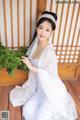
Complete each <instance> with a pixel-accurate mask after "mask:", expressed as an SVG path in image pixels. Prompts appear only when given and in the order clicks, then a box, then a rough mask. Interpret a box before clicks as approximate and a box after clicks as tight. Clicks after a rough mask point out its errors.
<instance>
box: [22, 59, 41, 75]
mask: <svg viewBox="0 0 80 120" xmlns="http://www.w3.org/2000/svg"><path fill="white" fill-rule="evenodd" d="M22 61H23V63H25V64H26V65H27V67H28V68H29V69H30V70H31V71H33V72H35V73H38V70H39V68H37V67H34V66H33V65H32V64H31V62H30V60H29V58H27V57H22Z"/></svg>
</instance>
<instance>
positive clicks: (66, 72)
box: [58, 64, 77, 80]
mask: <svg viewBox="0 0 80 120" xmlns="http://www.w3.org/2000/svg"><path fill="white" fill-rule="evenodd" d="M76 66H77V64H58V73H59V76H60V77H61V79H62V80H76V79H77V76H75V69H76Z"/></svg>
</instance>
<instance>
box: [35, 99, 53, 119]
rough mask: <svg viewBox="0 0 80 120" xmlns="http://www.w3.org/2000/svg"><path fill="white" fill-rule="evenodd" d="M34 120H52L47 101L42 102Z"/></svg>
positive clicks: (50, 109)
mask: <svg viewBox="0 0 80 120" xmlns="http://www.w3.org/2000/svg"><path fill="white" fill-rule="evenodd" d="M34 120H53V119H52V108H51V105H50V104H49V103H48V102H47V101H44V103H43V104H41V106H40V107H39V108H38V110H37V111H36V114H35V117H34Z"/></svg>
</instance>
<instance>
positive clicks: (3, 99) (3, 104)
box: [0, 80, 80, 120]
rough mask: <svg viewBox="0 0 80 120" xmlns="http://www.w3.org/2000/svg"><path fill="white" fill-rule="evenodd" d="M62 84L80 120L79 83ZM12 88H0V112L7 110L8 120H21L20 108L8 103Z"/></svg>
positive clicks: (67, 82) (66, 82) (68, 82)
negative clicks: (73, 103) (71, 99)
mask: <svg viewBox="0 0 80 120" xmlns="http://www.w3.org/2000/svg"><path fill="white" fill-rule="evenodd" d="M64 83H65V85H66V87H67V89H68V91H69V92H70V94H71V96H72V97H73V99H74V101H75V104H76V107H77V111H78V120H80V81H79V80H78V81H64ZM13 88H14V86H10V87H0V112H1V111H4V110H8V111H9V116H10V120H23V118H22V109H21V107H13V106H12V105H11V104H10V102H9V92H10V90H11V89H13ZM0 120H1V119H0Z"/></svg>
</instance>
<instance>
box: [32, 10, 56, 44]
mask: <svg viewBox="0 0 80 120" xmlns="http://www.w3.org/2000/svg"><path fill="white" fill-rule="evenodd" d="M43 14H49V15H52V16H53V17H54V19H55V21H57V15H56V14H55V13H53V12H49V11H44V12H43V13H42V14H41V15H43ZM44 21H48V22H49V23H50V24H51V27H52V30H55V29H56V24H55V23H54V22H53V21H52V20H51V19H50V18H47V17H44V18H40V19H39V21H38V22H37V23H36V27H38V26H39V25H40V24H42V23H43V22H44ZM36 36H37V31H36V30H35V32H34V35H33V39H32V41H31V43H30V45H31V44H32V42H33V41H34V39H35V38H36Z"/></svg>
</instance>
